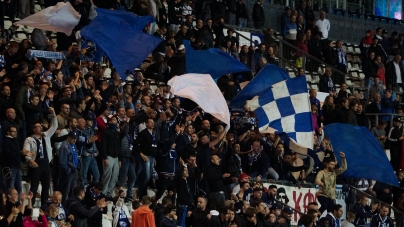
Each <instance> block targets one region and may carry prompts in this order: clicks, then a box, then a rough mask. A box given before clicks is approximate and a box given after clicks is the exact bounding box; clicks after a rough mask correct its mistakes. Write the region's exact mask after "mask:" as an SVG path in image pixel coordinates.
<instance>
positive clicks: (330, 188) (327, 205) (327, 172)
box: [315, 152, 347, 214]
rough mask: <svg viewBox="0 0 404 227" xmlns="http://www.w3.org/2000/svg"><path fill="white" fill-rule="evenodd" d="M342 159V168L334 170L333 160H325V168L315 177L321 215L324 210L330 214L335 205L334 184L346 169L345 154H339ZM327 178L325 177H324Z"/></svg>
mask: <svg viewBox="0 0 404 227" xmlns="http://www.w3.org/2000/svg"><path fill="white" fill-rule="evenodd" d="M340 156H341V158H342V166H341V167H339V168H338V169H335V161H334V159H326V160H325V161H324V163H325V165H326V168H325V169H324V170H321V171H320V172H318V174H317V177H316V181H315V182H316V184H317V185H318V186H319V187H320V189H319V192H318V195H317V199H318V201H319V202H320V204H321V207H320V210H319V211H320V213H321V214H322V213H323V212H324V211H325V210H327V211H328V212H331V211H332V209H333V207H334V205H335V203H334V199H335V190H334V188H335V182H336V177H337V176H338V175H340V174H341V173H343V172H344V171H345V170H346V169H347V163H346V159H345V154H344V153H343V152H340ZM326 176H327V177H326Z"/></svg>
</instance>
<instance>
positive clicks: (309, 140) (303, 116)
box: [246, 77, 314, 148]
mask: <svg viewBox="0 0 404 227" xmlns="http://www.w3.org/2000/svg"><path fill="white" fill-rule="evenodd" d="M246 104H247V105H246V106H247V108H249V110H250V111H254V113H255V114H256V116H257V119H258V128H259V131H260V132H265V131H266V130H268V128H273V129H275V130H277V131H278V132H285V133H286V134H287V135H288V137H289V138H292V139H294V140H295V141H296V142H297V143H298V144H300V145H302V146H303V147H307V148H312V147H313V143H314V142H313V140H314V136H313V129H312V124H311V110H310V101H309V94H308V93H307V84H306V78H305V77H295V78H292V79H288V80H285V81H282V82H280V83H277V84H274V85H272V87H271V89H270V90H268V91H267V92H265V93H264V94H262V95H261V96H259V97H258V98H257V99H252V100H247V102H246Z"/></svg>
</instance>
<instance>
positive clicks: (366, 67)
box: [362, 57, 379, 78]
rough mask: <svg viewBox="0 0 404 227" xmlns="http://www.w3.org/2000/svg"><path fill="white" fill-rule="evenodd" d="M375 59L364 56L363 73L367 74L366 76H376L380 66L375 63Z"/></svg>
mask: <svg viewBox="0 0 404 227" xmlns="http://www.w3.org/2000/svg"><path fill="white" fill-rule="evenodd" d="M375 60H376V59H370V58H369V57H366V58H363V61H362V70H363V73H364V74H365V77H367V78H369V77H375V76H376V73H377V70H378V68H379V67H378V66H377V64H376V63H375Z"/></svg>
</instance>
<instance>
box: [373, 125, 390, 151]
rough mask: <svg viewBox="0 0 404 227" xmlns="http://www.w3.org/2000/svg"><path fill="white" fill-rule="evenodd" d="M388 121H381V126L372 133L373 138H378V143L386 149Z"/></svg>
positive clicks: (374, 128)
mask: <svg viewBox="0 0 404 227" xmlns="http://www.w3.org/2000/svg"><path fill="white" fill-rule="evenodd" d="M386 126H387V122H386V121H383V120H382V121H379V124H378V125H377V126H376V127H373V128H372V129H371V130H370V131H371V132H372V134H373V136H374V137H376V139H377V141H379V143H380V146H381V147H383V148H384V143H385V142H386V138H387V137H386Z"/></svg>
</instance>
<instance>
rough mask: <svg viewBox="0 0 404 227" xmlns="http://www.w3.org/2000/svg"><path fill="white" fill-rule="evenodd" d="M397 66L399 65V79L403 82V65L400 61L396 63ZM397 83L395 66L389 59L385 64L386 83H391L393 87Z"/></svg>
mask: <svg viewBox="0 0 404 227" xmlns="http://www.w3.org/2000/svg"><path fill="white" fill-rule="evenodd" d="M398 65H399V67H400V71H401V81H402V82H404V77H403V76H404V75H403V73H404V70H403V65H402V64H401V62H400V63H398ZM396 83H397V75H396V68H395V66H394V61H391V62H389V63H387V65H386V84H391V85H393V87H395V86H396Z"/></svg>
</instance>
